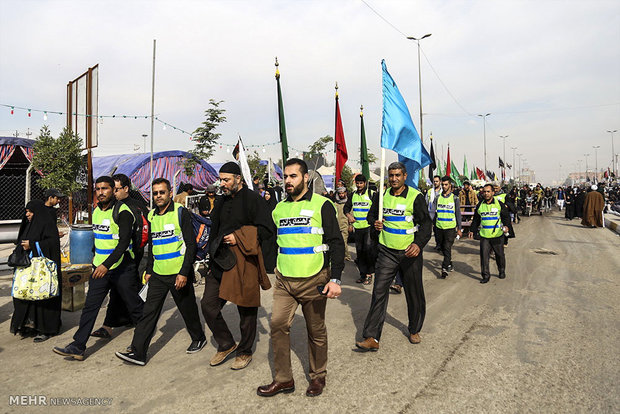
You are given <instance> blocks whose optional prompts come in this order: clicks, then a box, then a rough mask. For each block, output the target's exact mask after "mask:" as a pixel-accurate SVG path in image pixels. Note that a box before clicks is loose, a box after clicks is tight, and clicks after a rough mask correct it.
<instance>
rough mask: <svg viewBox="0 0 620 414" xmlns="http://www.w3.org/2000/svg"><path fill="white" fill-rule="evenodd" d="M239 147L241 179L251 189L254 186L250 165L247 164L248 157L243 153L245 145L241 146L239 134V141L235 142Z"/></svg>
mask: <svg viewBox="0 0 620 414" xmlns="http://www.w3.org/2000/svg"><path fill="white" fill-rule="evenodd" d="M237 146H238V147H239V167H241V173H242V174H243V179H244V180H245V183H246V184H247V185H248V188H249V189H250V190H253V189H254V187H253V185H252V173H251V172H250V166H249V165H248V157H247V155H246V153H245V147H244V146H243V141H242V140H241V135H239V143H238V144H237Z"/></svg>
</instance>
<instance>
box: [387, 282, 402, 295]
mask: <svg viewBox="0 0 620 414" xmlns="http://www.w3.org/2000/svg"><path fill="white" fill-rule="evenodd" d="M390 290H391V291H392V292H394V293H396V294H400V293H401V292H402V291H403V287H402V286H401V285H396V284H394V285H392V286H390Z"/></svg>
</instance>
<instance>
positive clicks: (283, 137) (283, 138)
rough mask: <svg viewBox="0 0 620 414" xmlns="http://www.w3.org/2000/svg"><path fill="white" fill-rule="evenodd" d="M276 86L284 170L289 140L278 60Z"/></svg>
mask: <svg viewBox="0 0 620 414" xmlns="http://www.w3.org/2000/svg"><path fill="white" fill-rule="evenodd" d="M276 84H277V89H278V127H279V134H280V143H281V144H282V170H284V163H286V160H288V140H287V138H286V124H285V123H284V105H283V104H282V89H280V71H279V70H278V59H277V58H276Z"/></svg>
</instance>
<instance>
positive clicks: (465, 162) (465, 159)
mask: <svg viewBox="0 0 620 414" xmlns="http://www.w3.org/2000/svg"><path fill="white" fill-rule="evenodd" d="M468 171H469V170H468V169H467V156H465V155H463V175H464V176H465V177H469V172H468Z"/></svg>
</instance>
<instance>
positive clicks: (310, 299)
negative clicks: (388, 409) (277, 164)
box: [256, 158, 344, 397]
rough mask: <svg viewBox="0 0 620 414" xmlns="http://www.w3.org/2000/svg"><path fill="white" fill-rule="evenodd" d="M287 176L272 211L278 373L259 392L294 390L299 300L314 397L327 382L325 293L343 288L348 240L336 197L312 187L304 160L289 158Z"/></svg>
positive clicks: (336, 292) (327, 295)
mask: <svg viewBox="0 0 620 414" xmlns="http://www.w3.org/2000/svg"><path fill="white" fill-rule="evenodd" d="M284 182H285V190H286V193H287V195H288V197H287V198H286V199H285V200H284V201H281V202H280V203H278V205H277V206H276V208H275V210H274V211H273V214H272V216H273V221H274V222H275V224H276V227H277V228H278V246H279V252H278V259H277V267H276V283H275V290H274V292H273V308H272V313H271V343H272V346H273V355H274V371H275V377H274V379H273V381H272V382H271V384H267V385H262V386H260V387H258V389H257V391H256V392H257V394H258V395H260V396H262V397H271V396H273V395H276V394H278V393H281V392H285V393H289V392H293V391H295V381H294V379H293V371H292V367H291V343H290V330H291V324H292V322H293V318H294V316H295V310H296V309H297V306H299V305H301V309H302V312H303V314H304V319H305V320H306V329H307V331H308V348H309V352H308V357H309V359H310V386H309V387H308V389H307V390H306V395H307V396H309V397H315V396H318V395H320V394H321V393H322V392H323V388H324V387H325V376H326V374H327V329H326V327H325V306H326V304H327V298H337V297H339V296H340V293H341V290H340V276H341V274H342V270H343V269H344V242H343V240H342V236H341V235H340V230H339V228H338V219H337V218H336V210H335V208H334V205H333V203H332V202H331V201H329V200H328V199H327V198H325V197H323V196H321V195H319V194H314V193H312V191H309V190H308V166H307V165H306V163H305V161H303V160H300V159H298V158H291V159H289V160H288V161H287V162H286V164H285V166H284ZM330 264H331V269H330ZM330 271H331V276H330Z"/></svg>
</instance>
